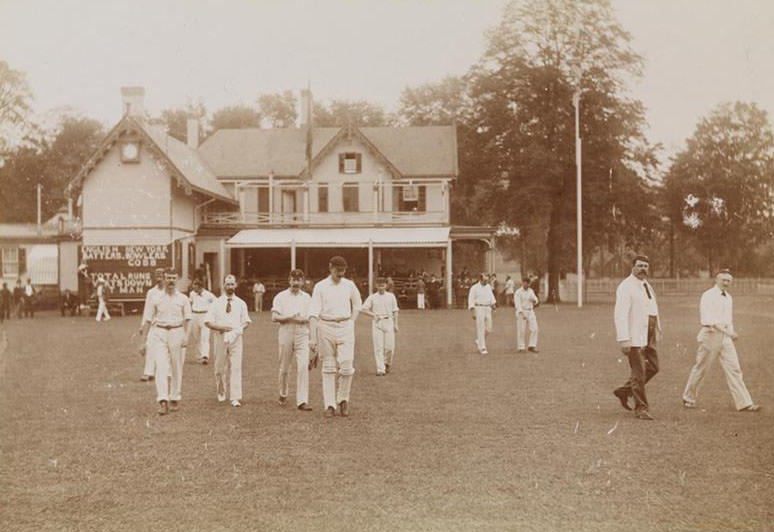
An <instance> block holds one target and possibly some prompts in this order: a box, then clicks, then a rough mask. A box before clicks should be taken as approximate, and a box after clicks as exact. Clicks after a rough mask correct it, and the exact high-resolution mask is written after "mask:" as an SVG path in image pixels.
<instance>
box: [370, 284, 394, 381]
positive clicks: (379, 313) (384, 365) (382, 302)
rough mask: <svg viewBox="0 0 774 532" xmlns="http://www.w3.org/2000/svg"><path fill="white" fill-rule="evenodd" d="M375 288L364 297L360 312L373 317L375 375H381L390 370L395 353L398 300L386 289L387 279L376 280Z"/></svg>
mask: <svg viewBox="0 0 774 532" xmlns="http://www.w3.org/2000/svg"><path fill="white" fill-rule="evenodd" d="M376 289H377V292H376V293H375V294H371V295H370V296H368V297H367V298H366V300H365V303H363V308H362V309H361V312H362V313H363V314H365V315H367V316H371V317H372V318H373V324H372V326H371V335H372V337H373V342H374V358H375V359H376V375H377V377H383V376H384V375H386V374H387V373H389V372H390V368H391V367H392V357H393V354H394V353H395V332H396V331H397V330H398V300H397V299H396V298H395V294H393V293H392V292H388V291H387V281H386V279H384V278H383V277H380V278H379V279H377V280H376Z"/></svg>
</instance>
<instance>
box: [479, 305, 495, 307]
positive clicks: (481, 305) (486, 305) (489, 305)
mask: <svg viewBox="0 0 774 532" xmlns="http://www.w3.org/2000/svg"><path fill="white" fill-rule="evenodd" d="M476 306H477V307H491V306H492V305H476Z"/></svg>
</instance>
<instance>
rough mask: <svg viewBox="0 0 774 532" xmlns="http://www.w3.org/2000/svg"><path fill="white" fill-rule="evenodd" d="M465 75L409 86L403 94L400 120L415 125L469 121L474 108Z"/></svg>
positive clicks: (398, 118)
mask: <svg viewBox="0 0 774 532" xmlns="http://www.w3.org/2000/svg"><path fill="white" fill-rule="evenodd" d="M469 89H470V86H469V83H468V80H467V79H466V78H465V77H458V76H447V77H445V78H443V79H442V80H441V81H439V82H437V83H426V84H424V85H420V86H418V87H406V88H405V89H404V90H403V92H402V93H401V95H400V107H399V109H398V113H397V114H398V116H397V121H398V123H400V124H406V125H412V126H435V125H448V124H451V123H452V122H455V121H457V122H463V123H467V122H469V120H470V115H471V112H472V109H473V102H472V100H471V98H470V90H469Z"/></svg>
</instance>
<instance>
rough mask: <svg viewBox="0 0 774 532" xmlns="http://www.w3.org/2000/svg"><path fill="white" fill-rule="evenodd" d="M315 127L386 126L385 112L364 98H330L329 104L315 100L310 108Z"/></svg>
mask: <svg viewBox="0 0 774 532" xmlns="http://www.w3.org/2000/svg"><path fill="white" fill-rule="evenodd" d="M312 113H313V116H314V120H313V122H314V125H315V126H317V127H336V126H338V127H343V126H346V125H349V124H352V125H353V126H360V127H370V126H386V125H387V123H388V120H387V114H386V113H385V112H384V109H382V108H381V107H380V106H378V105H376V104H373V103H370V102H367V101H365V100H331V102H330V103H329V104H327V105H326V104H324V103H322V102H319V103H318V102H315V104H314V108H313V110H312Z"/></svg>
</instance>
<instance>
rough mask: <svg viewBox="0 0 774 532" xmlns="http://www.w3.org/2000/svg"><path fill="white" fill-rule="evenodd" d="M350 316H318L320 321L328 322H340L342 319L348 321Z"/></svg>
mask: <svg viewBox="0 0 774 532" xmlns="http://www.w3.org/2000/svg"><path fill="white" fill-rule="evenodd" d="M349 318H350V316H347V317H346V318H323V317H320V321H327V322H330V323H341V322H343V321H349Z"/></svg>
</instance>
